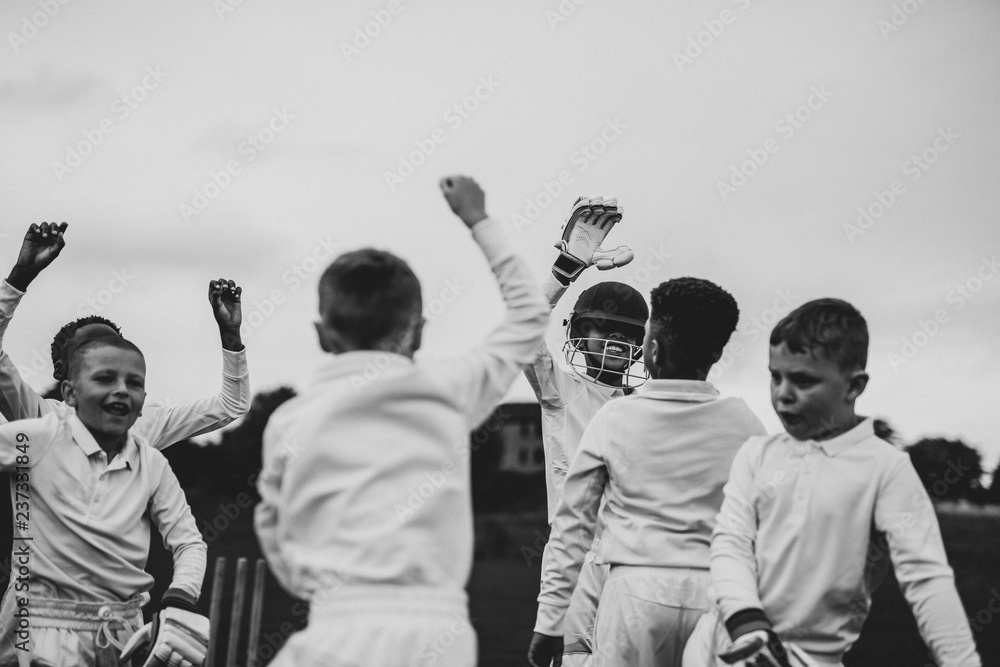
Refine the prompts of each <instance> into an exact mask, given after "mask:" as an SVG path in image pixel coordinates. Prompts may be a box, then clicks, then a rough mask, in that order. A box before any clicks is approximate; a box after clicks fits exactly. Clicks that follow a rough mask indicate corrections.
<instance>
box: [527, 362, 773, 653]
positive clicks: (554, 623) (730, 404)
mask: <svg viewBox="0 0 1000 667" xmlns="http://www.w3.org/2000/svg"><path fill="white" fill-rule="evenodd" d="M763 433H765V431H764V427H763V426H762V425H761V423H760V420H759V419H757V416H756V415H755V414H754V413H753V412H752V411H751V410H750V408H749V407H748V406H747V404H746V403H745V402H744V401H743V400H742V399H739V398H731V397H729V398H720V397H719V394H718V391H717V390H716V389H715V387H714V386H713V385H712V384H711V383H710V382H698V381H693V380H649V381H647V382H646V383H645V384H644V385H643V386H642V387H640V388H639V389H638V391H637V393H635V394H633V395H631V396H626V397H623V398H619V399H617V400H615V401H611V402H610V403H608V404H606V405H605V406H604V407H603V408H601V409H600V410H599V411H598V413H597V415H595V416H594V419H593V420H592V421H591V423H590V425H589V426H587V430H586V431H585V432H584V434H583V439H582V440H581V442H580V448H579V450H578V451H577V454H576V458H574V459H573V462H572V464H571V465H570V470H569V475H568V476H567V477H566V484H565V486H564V487H563V497H562V500H561V501H560V503H559V508H558V509H557V511H556V520H555V523H554V524H553V526H552V534H551V535H550V537H549V544H550V545H551V546H552V558H551V559H550V560H548V562H544V563H543V567H544V569H545V571H544V573H543V577H542V590H541V592H540V594H539V596H538V616H537V618H536V623H535V631H536V632H540V633H542V634H546V635H552V636H559V635H561V634H562V621H563V617H564V616H565V613H566V609H567V608H568V607H569V601H570V597H571V595H572V593H573V588H574V587H575V585H576V581H577V577H578V576H579V573H580V568H581V566H582V565H583V560H584V556H585V555H586V553H587V550H588V549H589V548H590V544H591V542H592V540H593V537H594V527H595V525H596V523H597V512H598V508H599V507H600V504H601V499H602V497H603V498H604V500H605V504H604V509H603V510H602V517H603V519H604V535H603V537H602V538H601V544H600V547H599V548H598V553H597V558H598V559H599V560H601V561H602V562H605V563H609V564H611V565H612V566H614V565H641V566H657V567H684V568H697V569H706V570H707V569H708V567H709V552H708V547H709V540H710V537H711V534H712V528H713V527H714V525H715V515H716V513H717V512H718V511H719V506H720V505H721V504H722V487H723V485H724V484H725V483H726V476H727V473H728V471H729V466H730V464H731V463H732V461H733V457H734V456H735V455H736V452H737V450H738V449H739V447H740V445H741V444H742V443H744V442H746V440H747V438H749V437H750V436H753V435H761V434H763Z"/></svg>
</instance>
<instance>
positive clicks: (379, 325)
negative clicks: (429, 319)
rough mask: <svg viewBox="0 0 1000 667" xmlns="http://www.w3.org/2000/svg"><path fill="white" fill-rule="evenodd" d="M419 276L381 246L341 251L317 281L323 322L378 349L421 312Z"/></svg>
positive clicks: (359, 343) (361, 345) (363, 345)
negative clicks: (341, 253)
mask: <svg viewBox="0 0 1000 667" xmlns="http://www.w3.org/2000/svg"><path fill="white" fill-rule="evenodd" d="M422 309H423V300H422V298H421V296H420V281H419V280H417V276H416V274H414V273H413V270H412V269H411V268H410V265H409V264H407V263H406V262H405V261H403V260H402V259H400V258H399V257H396V256H395V255H393V254H392V253H390V252H386V251H384V250H375V249H374V248H363V249H361V250H354V251H352V252H348V253H344V254H343V255H341V256H340V257H338V258H337V259H335V260H334V261H333V263H332V264H331V265H330V266H329V267H327V269H326V271H324V272H323V276H322V278H320V281H319V313H320V317H321V318H322V320H323V324H324V325H325V326H328V327H330V328H332V329H334V330H336V331H337V333H339V334H340V335H341V336H343V337H345V338H347V339H348V340H349V341H351V342H352V343H353V344H354V345H356V346H357V347H358V348H359V349H362V350H372V349H378V347H379V346H380V344H382V343H384V342H385V341H387V340H390V339H392V338H394V337H397V336H400V335H401V334H402V333H403V332H404V331H406V330H407V328H408V327H409V326H410V325H411V324H412V323H413V321H414V319H416V318H419V317H420V313H421V311H422Z"/></svg>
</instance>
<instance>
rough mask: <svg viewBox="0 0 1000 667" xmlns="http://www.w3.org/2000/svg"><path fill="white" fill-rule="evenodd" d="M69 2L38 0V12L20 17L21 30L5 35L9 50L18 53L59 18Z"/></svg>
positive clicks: (64, 0) (69, 0)
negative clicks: (53, 20)
mask: <svg viewBox="0 0 1000 667" xmlns="http://www.w3.org/2000/svg"><path fill="white" fill-rule="evenodd" d="M71 1H72V0H38V2H36V3H35V4H37V5H38V9H39V10H40V11H37V12H35V13H33V14H32V15H31V16H22V17H21V29H20V30H19V31H18V32H14V31H10V32H8V33H7V41H8V42H10V48H12V49H13V50H14V53H17V52H18V51H20V50H21V47H23V46H25V45H27V43H28V42H30V41H31V40H33V39H34V38H35V37H37V36H38V33H39V31H41V30H42V29H43V28H45V26H47V25H48V24H49V22H50V21H51V20H52V19H54V18H55V17H57V16H59V14H60V13H61V12H62V8H63V7H65V6H66V5H68V4H69V3H70V2H71Z"/></svg>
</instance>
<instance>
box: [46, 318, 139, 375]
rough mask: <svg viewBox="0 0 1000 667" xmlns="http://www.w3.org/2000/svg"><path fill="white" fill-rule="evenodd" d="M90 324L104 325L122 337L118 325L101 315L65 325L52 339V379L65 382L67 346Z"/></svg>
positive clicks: (67, 368) (67, 364) (67, 367)
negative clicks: (81, 329)
mask: <svg viewBox="0 0 1000 667" xmlns="http://www.w3.org/2000/svg"><path fill="white" fill-rule="evenodd" d="M88 324H103V325H104V326H107V327H111V328H112V329H113V330H114V332H115V333H116V334H118V335H119V336H121V335H122V330H121V328H120V327H119V326H118V325H117V324H115V323H114V322H112V321H111V320H108V319H105V318H103V317H101V316H100V315H88V316H87V317H81V318H80V319H78V320H74V321H72V322H70V323H69V324H66V325H64V326H63V328H62V329H60V330H59V332H58V333H57V334H56V335H55V338H53V339H52V377H54V378H55V379H56V382H62V381H63V380H65V379H66V373H67V371H68V370H69V363H68V361H69V360H68V359H66V345H67V344H68V343H69V342H70V340H72V339H73V336H75V335H76V332H77V331H78V330H79V329H80V328H82V327H85V326H87V325H88ZM71 352H72V350H71Z"/></svg>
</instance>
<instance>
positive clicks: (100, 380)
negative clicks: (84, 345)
mask: <svg viewBox="0 0 1000 667" xmlns="http://www.w3.org/2000/svg"><path fill="white" fill-rule="evenodd" d="M145 384H146V362H145V361H144V360H143V358H142V355H141V354H139V353H138V352H135V351H133V350H120V349H117V348H113V347H97V348H92V349H90V350H87V351H86V352H84V358H83V363H81V364H80V368H79V369H78V370H77V372H76V375H75V376H74V377H72V378H70V379H69V380H67V381H66V384H65V386H64V394H65V395H66V403H67V404H68V405H70V406H72V407H73V408H75V409H76V414H77V416H78V417H79V418H80V421H82V422H83V423H84V424H85V425H86V426H87V428H88V429H89V430H90V432H91V433H92V434H93V435H94V439H95V440H97V441H98V443H99V444H101V445H102V446H103V445H104V444H106V443H112V442H121V443H123V442H124V440H123V436H124V435H125V433H127V432H128V430H129V429H130V428H132V425H133V424H135V420H136V419H138V417H139V413H140V411H141V410H142V404H143V402H144V401H145V400H146V390H145Z"/></svg>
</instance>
